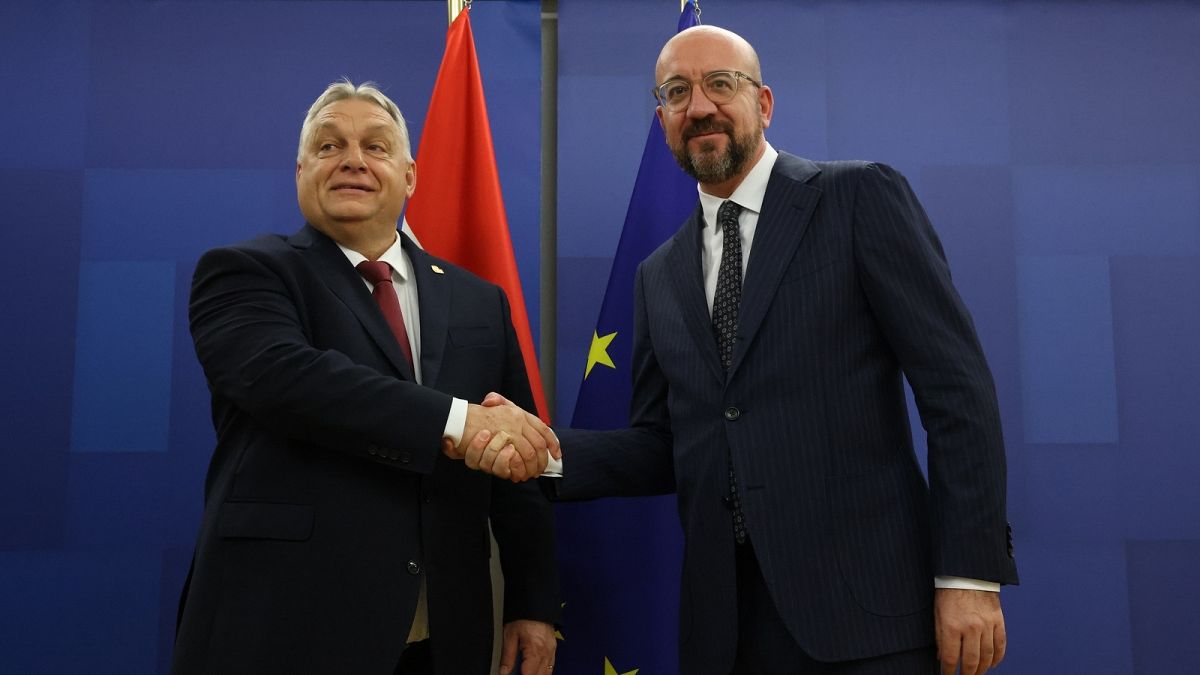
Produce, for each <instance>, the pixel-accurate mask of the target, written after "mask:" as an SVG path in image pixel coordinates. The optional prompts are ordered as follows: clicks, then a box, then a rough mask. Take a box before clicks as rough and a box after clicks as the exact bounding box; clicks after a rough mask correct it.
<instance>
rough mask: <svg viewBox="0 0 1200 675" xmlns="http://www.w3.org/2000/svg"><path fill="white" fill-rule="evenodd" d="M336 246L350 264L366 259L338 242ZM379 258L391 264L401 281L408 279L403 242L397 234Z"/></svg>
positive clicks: (355, 264) (356, 264) (354, 264)
mask: <svg viewBox="0 0 1200 675" xmlns="http://www.w3.org/2000/svg"><path fill="white" fill-rule="evenodd" d="M334 243H337V242H334ZM337 246H338V248H340V249H342V254H343V255H345V256H346V259H347V260H349V261H350V264H351V265H353V266H355V267H358V264H359V263H360V262H362V261H364V260H366V259H367V257H366V256H364V255H363V254H361V253H359V252H358V251H355V250H353V249H349V248H346V247H345V246H342V245H341V244H338V245H337ZM379 259H380V260H382V261H383V262H385V263H387V264H389V265H391V266H392V271H393V272H394V273H396V274H399V275H400V279H401V281H408V265H406V264H405V259H404V242H402V241H401V240H400V235H399V234H397V235H396V240H395V241H393V242H392V245H391V246H389V247H388V249H387V250H386V251H384V252H383V255H381V256H379Z"/></svg>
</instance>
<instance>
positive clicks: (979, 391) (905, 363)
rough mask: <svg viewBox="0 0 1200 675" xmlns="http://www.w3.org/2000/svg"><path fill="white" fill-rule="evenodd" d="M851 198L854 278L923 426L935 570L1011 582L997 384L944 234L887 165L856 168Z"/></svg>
mask: <svg viewBox="0 0 1200 675" xmlns="http://www.w3.org/2000/svg"><path fill="white" fill-rule="evenodd" d="M854 204H855V207H854V254H855V256H856V257H857V262H858V269H859V270H860V281H861V283H862V286H863V289H864V292H865V293H866V295H867V298H868V303H869V305H870V308H871V311H872V313H873V314H874V316H875V317H876V320H877V321H878V322H879V325H880V326H881V329H882V331H883V333H884V335H885V336H886V339H887V340H888V343H889V344H890V346H891V347H892V349H893V351H894V352H895V355H896V358H897V359H898V360H899V362H900V366H901V368H902V369H903V371H904V374H905V376H906V377H907V379H908V381H909V383H910V384H911V386H912V390H913V394H914V396H915V398H916V403H917V408H918V410H919V412H920V416H921V423H922V425H923V426H924V427H925V430H926V432H927V434H928V453H929V454H928V465H929V483H930V495H931V500H930V507H931V512H932V522H933V528H934V551H933V552H934V557H933V561H934V570H935V573H936V574H938V575H948V576H961V577H970V578H975V579H985V580H989V581H998V582H1001V583H1008V584H1012V583H1017V574H1016V566H1015V564H1014V562H1013V559H1012V556H1011V549H1010V546H1009V542H1010V536H1011V534H1010V532H1009V530H1008V523H1007V519H1006V515H1005V485H1006V466H1005V457H1004V441H1003V438H1002V433H1001V426H1000V414H999V408H998V404H997V401H996V393H995V386H994V384H993V382H992V376H991V372H990V371H989V369H988V366H987V363H986V361H985V359H984V355H983V349H982V347H981V346H980V344H979V339H978V337H977V336H976V334H975V328H974V325H973V323H972V321H971V318H970V315H969V314H968V312H967V309H966V307H965V306H964V305H963V302H962V300H961V298H960V297H959V295H958V293H957V292H956V291H955V289H954V286H953V283H952V282H951V279H950V270H949V267H948V265H947V264H946V260H945V255H944V253H943V251H942V246H941V243H940V242H939V241H938V238H937V235H936V234H935V232H934V230H933V227H932V225H931V224H930V222H929V219H928V217H927V216H926V214H925V212H924V210H923V209H922V208H921V205H920V204H919V203H918V201H917V198H916V196H915V195H914V194H913V192H912V190H911V189H910V187H909V185H908V182H907V181H906V180H905V179H904V177H903V176H902V175H900V174H899V173H898V172H896V171H895V170H893V169H891V168H890V167H887V166H884V165H868V166H867V167H866V168H865V169H863V171H862V175H861V177H860V180H859V182H858V185H857V191H856V194H855V202H854Z"/></svg>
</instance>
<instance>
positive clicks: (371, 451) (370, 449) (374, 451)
mask: <svg viewBox="0 0 1200 675" xmlns="http://www.w3.org/2000/svg"><path fill="white" fill-rule="evenodd" d="M367 454H368V455H372V456H374V455H378V454H379V446H378V445H375V444H374V443H372V444H370V445H368V446H367Z"/></svg>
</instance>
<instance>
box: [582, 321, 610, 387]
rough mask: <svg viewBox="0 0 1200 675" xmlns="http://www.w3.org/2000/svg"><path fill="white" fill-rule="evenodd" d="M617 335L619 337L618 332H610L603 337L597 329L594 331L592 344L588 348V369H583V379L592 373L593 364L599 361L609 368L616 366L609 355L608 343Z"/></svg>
mask: <svg viewBox="0 0 1200 675" xmlns="http://www.w3.org/2000/svg"><path fill="white" fill-rule="evenodd" d="M615 337H617V334H616V333H609V334H608V335H605V336H603V337H602V336H600V335H598V334H597V333H596V332H595V331H592V346H591V348H590V349H588V362H587V370H585V371H583V379H585V380H586V379H587V378H588V375H591V374H592V366H595V365H596V364H597V363H599V364H600V365H602V366H608V367H609V368H614V369H615V368H616V366H614V365H613V362H612V359H610V358H609V357H608V345H609V344H610V343H611V342H612V341H613V338H615Z"/></svg>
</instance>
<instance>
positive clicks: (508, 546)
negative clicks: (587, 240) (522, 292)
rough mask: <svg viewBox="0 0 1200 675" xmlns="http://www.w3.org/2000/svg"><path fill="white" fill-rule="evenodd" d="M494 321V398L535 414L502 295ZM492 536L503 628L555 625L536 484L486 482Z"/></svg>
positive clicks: (552, 565)
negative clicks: (497, 358) (497, 336)
mask: <svg viewBox="0 0 1200 675" xmlns="http://www.w3.org/2000/svg"><path fill="white" fill-rule="evenodd" d="M497 293H498V294H499V295H500V303H499V305H500V308H501V311H500V316H499V317H498V320H499V321H503V323H504V332H505V337H506V340H505V342H506V357H505V367H504V386H503V389H502V390H501V391H500V392H499V393H500V394H502V395H504V397H505V398H507V399H509V400H510V401H512V402H513V403H516V404H517V405H519V406H521V407H522V408H524V409H525V410H528V411H533V410H535V407H534V402H533V394H532V392H531V391H530V389H529V376H528V374H527V371H526V370H525V359H524V358H523V357H522V355H521V346H520V343H518V342H517V335H516V331H515V330H513V325H512V318H511V312H510V310H509V306H508V301H507V299H506V298H505V297H504V292H503V291H501V290H499V289H497ZM490 515H491V520H492V533H493V534H494V535H495V537H496V545H497V547H498V548H499V549H500V567H501V569H502V570H503V572H504V622H505V623H507V622H510V621H515V620H518V619H525V620H533V621H543V622H546V623H551V624H558V623H559V622H560V619H561V611H562V610H561V600H560V597H561V596H560V591H559V579H558V562H557V555H558V553H557V549H556V547H555V543H554V512H553V507H552V505H551V504H550V502H549V500H547V499H546V496H545V495H544V494H543V493H542V491H541V490H540V489H539V488H538V484H537V481H536V480H531V481H526V482H524V483H519V484H514V483H510V482H508V481H505V480H501V479H499V478H493V479H492V503H491V514H490Z"/></svg>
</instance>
